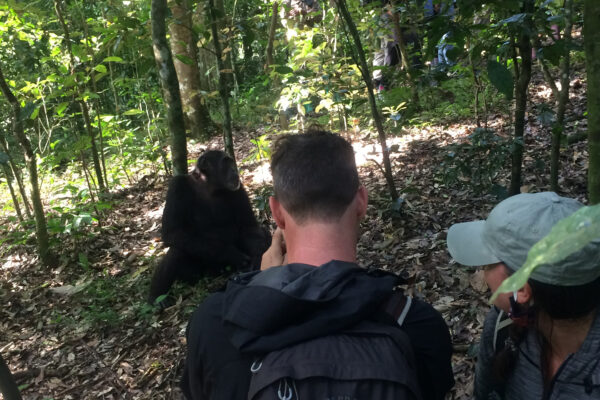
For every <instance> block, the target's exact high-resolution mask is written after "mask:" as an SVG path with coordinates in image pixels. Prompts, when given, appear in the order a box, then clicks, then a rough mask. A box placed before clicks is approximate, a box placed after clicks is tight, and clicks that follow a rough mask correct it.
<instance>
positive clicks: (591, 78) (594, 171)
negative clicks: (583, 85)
mask: <svg viewBox="0 0 600 400" xmlns="http://www.w3.org/2000/svg"><path fill="white" fill-rule="evenodd" d="M583 17H584V21H583V35H584V46H585V65H586V73H587V112H588V125H587V126H588V146H589V151H588V153H589V169H588V197H589V201H590V204H598V203H600V26H599V25H598V19H599V18H600V1H598V0H585V9H584V13H583Z"/></svg>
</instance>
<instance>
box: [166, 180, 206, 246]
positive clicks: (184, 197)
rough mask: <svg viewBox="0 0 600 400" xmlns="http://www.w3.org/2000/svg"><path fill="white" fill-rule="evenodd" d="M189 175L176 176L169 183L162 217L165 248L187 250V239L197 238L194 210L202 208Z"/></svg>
mask: <svg viewBox="0 0 600 400" xmlns="http://www.w3.org/2000/svg"><path fill="white" fill-rule="evenodd" d="M192 185H193V182H192V181H191V178H190V177H189V176H187V175H179V176H174V177H173V178H172V179H171V182H170V183H169V190H168V191H167V200H166V203H165V209H164V211H163V215H162V232H161V233H162V240H163V242H164V244H165V246H168V247H172V246H177V247H178V248H180V249H182V250H185V248H184V247H187V246H186V245H185V244H183V242H184V238H185V237H189V236H195V231H196V228H195V227H194V218H193V217H194V214H193V212H194V210H195V209H196V208H197V207H202V205H201V204H198V203H199V199H198V198H197V197H198V196H197V195H196V194H195V190H194V188H193V187H192Z"/></svg>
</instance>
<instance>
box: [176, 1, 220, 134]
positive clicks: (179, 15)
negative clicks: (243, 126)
mask: <svg viewBox="0 0 600 400" xmlns="http://www.w3.org/2000/svg"><path fill="white" fill-rule="evenodd" d="M171 13H172V14H173V19H174V20H175V21H174V23H172V24H170V25H169V32H170V34H171V48H172V49H173V54H176V55H181V56H184V57H186V58H188V59H189V60H190V61H193V62H192V63H191V64H187V63H184V62H182V61H181V60H179V59H177V57H175V59H174V60H173V63H174V65H175V71H177V80H178V81H179V91H180V94H181V102H182V106H183V112H184V115H185V117H186V119H185V121H186V123H187V124H188V127H189V130H190V132H191V136H192V137H195V138H198V139H200V138H207V137H208V136H209V134H208V131H209V129H208V128H209V127H210V126H211V125H212V121H211V120H210V114H209V112H208V108H207V107H206V106H205V105H204V104H202V96H201V95H200V70H199V69H198V46H197V45H196V40H195V35H194V33H193V30H192V11H191V6H190V1H189V0H180V1H179V2H177V1H175V2H173V3H172V5H171Z"/></svg>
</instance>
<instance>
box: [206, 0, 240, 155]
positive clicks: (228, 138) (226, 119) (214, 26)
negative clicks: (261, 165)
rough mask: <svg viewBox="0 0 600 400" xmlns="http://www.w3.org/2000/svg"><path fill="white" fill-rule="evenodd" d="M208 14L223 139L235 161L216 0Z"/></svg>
mask: <svg viewBox="0 0 600 400" xmlns="http://www.w3.org/2000/svg"><path fill="white" fill-rule="evenodd" d="M208 15H209V18H210V29H211V32H212V38H213V45H214V47H215V56H216V58H217V69H218V70H219V94H220V95H221V102H222V103H223V141H224V142H225V152H226V153H227V154H229V156H231V158H233V160H234V161H235V154H234V152H233V132H232V128H231V111H230V110H229V83H228V82H229V77H228V75H227V74H228V71H227V70H225V63H224V61H223V52H222V50H221V42H220V40H219V29H218V28H219V24H218V21H217V15H216V9H215V3H214V0H208Z"/></svg>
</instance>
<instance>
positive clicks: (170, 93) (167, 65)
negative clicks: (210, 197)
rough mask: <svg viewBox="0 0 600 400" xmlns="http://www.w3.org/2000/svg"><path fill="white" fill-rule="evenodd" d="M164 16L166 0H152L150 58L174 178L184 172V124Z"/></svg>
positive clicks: (185, 160) (185, 170)
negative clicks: (163, 112)
mask: <svg viewBox="0 0 600 400" xmlns="http://www.w3.org/2000/svg"><path fill="white" fill-rule="evenodd" d="M166 14H167V0H152V47H153V48H154V59H155V60H156V66H157V69H158V75H159V77H160V81H161V86H162V89H163V90H162V92H163V97H164V100H165V106H166V107H167V119H168V121H169V130H170V132H171V141H172V142H171V155H172V157H173V173H174V174H175V175H185V174H187V170H188V168H187V147H186V140H185V125H184V123H183V109H182V106H181V96H180V93H179V82H178V80H177V73H176V71H175V66H174V65H173V57H172V55H171V50H170V49H169V43H168V42H167V30H166V27H165V18H166Z"/></svg>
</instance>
